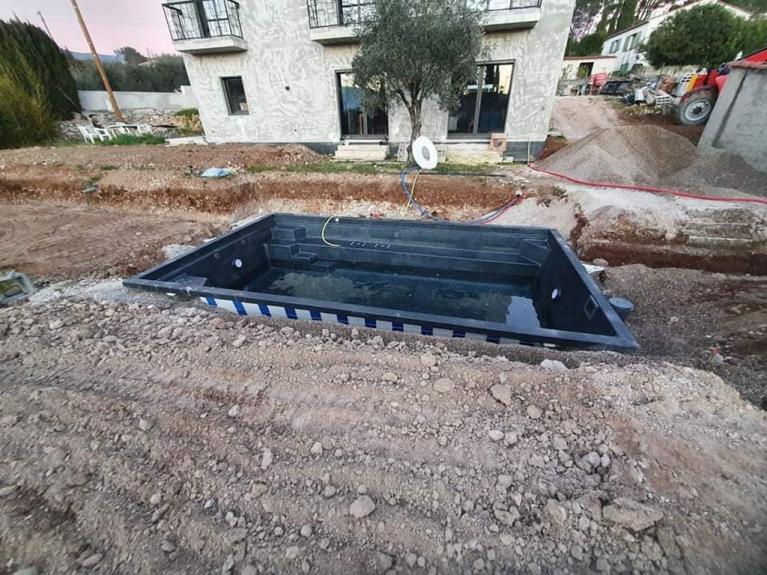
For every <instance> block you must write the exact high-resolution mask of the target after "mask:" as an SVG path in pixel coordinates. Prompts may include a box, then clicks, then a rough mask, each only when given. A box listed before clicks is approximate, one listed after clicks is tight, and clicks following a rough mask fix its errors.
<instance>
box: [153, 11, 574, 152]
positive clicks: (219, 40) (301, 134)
mask: <svg viewBox="0 0 767 575" xmlns="http://www.w3.org/2000/svg"><path fill="white" fill-rule="evenodd" d="M468 1H470V2H472V3H473V4H477V5H479V6H480V7H481V9H482V10H483V11H484V22H485V30H486V36H485V45H486V47H487V56H486V59H485V60H483V61H481V62H478V69H477V82H474V83H471V84H469V85H467V86H466V88H465V90H464V93H463V97H462V101H461V106H460V108H459V109H458V110H457V111H456V112H451V113H448V112H446V111H443V110H440V109H439V107H438V106H437V104H436V103H435V102H426V103H425V104H424V110H423V129H422V133H423V134H424V135H426V136H428V137H430V138H431V139H432V140H434V141H435V142H437V143H445V144H453V143H461V144H464V145H465V144H466V143H467V142H477V143H485V144H486V143H487V142H489V139H490V134H492V133H504V134H505V136H506V138H507V140H508V145H507V154H508V155H512V156H518V157H527V152H528V144H529V143H530V144H531V145H530V147H531V149H532V151H533V152H536V153H537V151H538V150H540V149H541V148H542V147H543V143H544V141H545V139H546V135H547V132H548V126H549V117H550V115H551V109H552V106H553V103H554V94H555V90H556V86H557V81H558V80H559V77H560V74H561V65H562V57H563V55H564V50H565V44H566V42H567V35H568V30H569V26H570V20H571V17H572V12H573V8H574V5H575V0H468ZM373 4H374V3H373V1H372V0H242V1H241V2H240V3H237V2H235V1H234V0H188V1H183V2H168V3H165V4H163V7H164V11H165V15H166V19H167V20H168V26H169V29H170V32H171V36H172V38H173V41H174V42H173V43H174V47H175V48H176V50H178V51H179V52H181V53H183V55H184V62H185V64H186V69H187V72H188V74H189V79H190V81H191V84H192V87H193V89H194V92H195V95H196V97H197V101H198V103H199V110H200V118H201V120H202V123H203V127H204V128H205V134H206V137H207V139H208V140H209V141H211V142H265V143H289V142H293V143H302V144H306V145H309V146H311V147H313V148H315V149H318V150H322V151H326V152H329V151H332V150H334V149H335V148H336V147H337V146H338V144H339V143H341V142H343V141H345V140H358V139H370V140H380V141H382V142H384V143H385V145H389V146H390V147H392V148H393V147H395V146H396V145H397V144H399V143H402V142H407V141H409V138H410V122H409V119H408V116H407V114H406V113H405V111H404V109H402V108H400V109H395V110H390V111H389V114H388V116H387V114H386V113H384V112H376V113H365V112H364V111H363V110H362V109H361V107H360V94H359V91H358V90H357V89H356V88H355V87H354V86H353V84H352V78H351V75H350V74H349V71H350V68H351V61H352V58H353V57H354V54H355V53H356V51H357V49H358V40H357V38H356V35H355V24H356V23H358V22H359V21H360V20H361V19H364V18H365V17H366V14H368V13H369V11H370V10H371V9H374V8H373ZM479 86H481V89H480V88H479Z"/></svg>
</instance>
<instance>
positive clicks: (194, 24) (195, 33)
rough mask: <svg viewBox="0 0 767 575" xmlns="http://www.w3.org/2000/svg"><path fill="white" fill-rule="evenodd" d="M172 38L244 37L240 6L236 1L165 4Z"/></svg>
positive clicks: (190, 1) (166, 18) (214, 0)
mask: <svg viewBox="0 0 767 575" xmlns="http://www.w3.org/2000/svg"><path fill="white" fill-rule="evenodd" d="M162 8H163V10H164V12H165V20H166V21H167V22H168V30H170V37H171V38H172V39H173V40H193V39H195V38H215V37H218V36H237V37H238V38H242V26H241V25H240V5H239V3H238V2H235V1H234V0H185V1H183V2H168V3H166V4H163V5H162Z"/></svg>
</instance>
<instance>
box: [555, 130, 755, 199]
mask: <svg viewBox="0 0 767 575" xmlns="http://www.w3.org/2000/svg"><path fill="white" fill-rule="evenodd" d="M540 165H541V167H543V168H545V169H547V170H551V171H554V172H559V173H561V174H566V175H568V176H572V177H575V178H579V179H582V180H588V181H594V182H597V181H598V182H610V183H616V184H637V185H648V186H661V187H667V188H675V189H681V190H689V191H692V192H698V193H705V194H711V195H726V194H728V193H732V192H733V191H735V192H743V193H748V194H755V195H761V196H764V195H767V173H765V172H760V171H757V170H755V169H754V168H752V167H751V166H749V165H748V164H747V163H746V162H745V161H744V160H743V159H742V158H740V157H739V156H736V155H733V154H729V153H726V152H721V151H717V150H712V151H705V152H704V151H699V150H698V149H697V148H696V147H695V146H693V145H692V143H690V141H689V140H687V139H686V138H684V137H682V136H680V135H678V134H675V133H673V132H670V131H668V130H666V129H664V128H661V127H660V126H650V125H647V126H618V127H615V128H610V129H607V130H600V131H598V132H595V133H593V134H591V135H590V136H587V137H586V138H583V139H582V140H580V141H578V142H576V143H575V144H572V145H570V146H567V147H566V148H563V149H562V150H560V151H559V152H557V153H556V154H554V155H552V156H550V157H549V158H546V159H545V160H544V161H542V162H541V163H540Z"/></svg>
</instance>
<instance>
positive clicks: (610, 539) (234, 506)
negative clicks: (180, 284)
mask: <svg viewBox="0 0 767 575" xmlns="http://www.w3.org/2000/svg"><path fill="white" fill-rule="evenodd" d="M158 302H160V303H159V304H158V305H155V304H146V303H115V302H98V301H94V300H89V299H85V300H82V301H77V300H71V299H64V300H57V301H49V302H46V303H39V304H36V305H33V304H28V305H25V306H19V307H14V308H10V309H5V310H2V311H0V336H1V337H2V340H1V341H2V347H1V351H0V354H1V355H0V379H2V381H3V385H2V387H0V394H1V397H2V399H1V401H0V426H2V434H3V441H2V442H0V561H1V562H2V563H1V564H2V565H3V567H2V569H4V570H5V572H9V573H13V572H15V571H16V570H17V569H20V568H30V567H35V568H37V569H39V570H40V572H45V573H72V572H76V571H77V572H93V573H113V572H122V573H157V572H163V573H211V572H221V573H224V574H227V573H248V574H253V573H272V572H281V573H302V572H303V573H384V572H392V573H403V572H416V573H467V572H474V573H485V572H489V573H493V572H495V573H509V572H514V573H533V574H537V573H757V572H763V571H764V570H765V569H767V545H765V541H767V539H766V538H765V528H767V522H766V521H765V517H766V515H765V513H764V511H765V507H764V501H765V498H766V497H767V482H765V477H767V419H766V417H765V413H764V412H762V411H760V410H758V409H755V408H754V407H753V406H751V405H750V404H747V403H745V402H743V401H742V400H740V399H739V398H738V396H737V394H736V393H735V392H734V391H733V390H732V388H730V387H729V386H727V385H725V384H724V383H723V382H722V380H721V379H719V377H717V376H716V375H713V374H711V373H706V372H703V371H698V370H695V369H692V368H689V367H679V366H674V365H671V364H667V363H654V362H651V361H647V360H643V361H640V360H638V359H636V358H630V357H626V356H619V355H617V354H608V353H601V354H598V353H572V354H559V355H557V354H554V353H552V352H547V353H548V354H549V355H547V356H543V355H541V353H542V352H540V351H536V350H533V349H517V348H508V349H507V348H499V347H497V346H489V345H479V346H477V345H474V346H471V347H467V345H468V344H467V343H466V342H463V343H456V342H448V343H444V342H441V341H437V340H433V341H425V340H423V339H421V338H412V337H408V336H404V335H401V336H395V335H394V334H384V335H381V334H380V333H378V332H370V331H367V330H360V331H357V330H348V329H340V328H339V329H332V330H328V329H327V328H326V329H324V330H323V329H322V328H321V327H319V326H316V325H312V324H303V323H295V324H291V325H283V324H278V323H275V322H273V321H269V322H264V321H260V320H257V319H250V318H245V319H240V318H238V317H236V316H230V315H222V316H219V315H217V314H215V313H214V312H210V311H205V310H202V309H198V308H196V307H184V306H171V305H170V304H168V303H167V302H166V301H165V300H162V299H159V300H158ZM560 360H564V363H563V362H561V361H560Z"/></svg>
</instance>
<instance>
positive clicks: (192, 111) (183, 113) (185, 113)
mask: <svg viewBox="0 0 767 575" xmlns="http://www.w3.org/2000/svg"><path fill="white" fill-rule="evenodd" d="M173 115H174V116H178V117H179V118H193V117H195V116H199V115H200V111H199V110H198V109H197V108H182V109H181V110H178V111H177V112H176V113H175V114H173Z"/></svg>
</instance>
